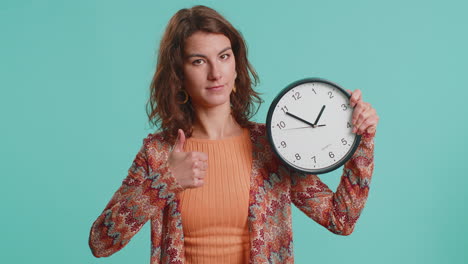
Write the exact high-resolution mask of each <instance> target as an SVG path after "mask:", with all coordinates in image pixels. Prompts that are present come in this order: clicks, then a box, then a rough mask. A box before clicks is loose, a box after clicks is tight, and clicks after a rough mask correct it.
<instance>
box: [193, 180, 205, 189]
mask: <svg viewBox="0 0 468 264" xmlns="http://www.w3.org/2000/svg"><path fill="white" fill-rule="evenodd" d="M203 184H205V181H204V180H203V179H198V178H195V179H193V184H192V186H190V188H198V187H201V186H203Z"/></svg>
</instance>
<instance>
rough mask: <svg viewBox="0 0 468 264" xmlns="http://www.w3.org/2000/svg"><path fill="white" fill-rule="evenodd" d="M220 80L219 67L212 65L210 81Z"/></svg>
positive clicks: (209, 74) (209, 75)
mask: <svg viewBox="0 0 468 264" xmlns="http://www.w3.org/2000/svg"><path fill="white" fill-rule="evenodd" d="M219 78H221V71H220V68H219V65H217V64H216V63H212V64H211V65H210V70H209V73H208V79H210V80H218V79H219Z"/></svg>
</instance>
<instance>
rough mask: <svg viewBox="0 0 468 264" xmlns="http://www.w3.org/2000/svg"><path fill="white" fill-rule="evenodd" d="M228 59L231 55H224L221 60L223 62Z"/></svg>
mask: <svg viewBox="0 0 468 264" xmlns="http://www.w3.org/2000/svg"><path fill="white" fill-rule="evenodd" d="M227 58H229V54H223V55H221V59H222V60H226V59H227Z"/></svg>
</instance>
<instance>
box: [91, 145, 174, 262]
mask: <svg viewBox="0 0 468 264" xmlns="http://www.w3.org/2000/svg"><path fill="white" fill-rule="evenodd" d="M147 153H148V152H147V144H146V140H144V144H143V146H142V147H141V149H140V151H139V152H138V154H137V155H136V157H135V159H134V161H133V163H132V165H131V167H130V169H129V170H128V175H127V177H126V178H125V179H124V180H123V182H122V185H121V186H120V188H119V189H118V190H117V191H116V192H115V194H114V195H113V197H112V198H111V200H110V202H109V203H108V204H107V206H106V207H105V209H104V211H103V212H102V213H101V215H100V216H99V217H98V218H97V219H96V221H95V222H94V224H93V225H92V227H91V231H90V235H89V247H90V248H91V251H92V253H93V255H94V256H95V257H107V256H110V255H112V254H114V253H115V252H117V251H119V250H120V249H122V248H123V247H124V246H125V245H127V243H128V242H129V241H130V239H131V238H132V237H133V236H134V235H135V234H136V233H137V232H138V231H139V230H140V229H141V227H142V226H143V225H144V224H145V223H146V221H148V220H149V219H150V218H151V219H153V220H154V221H159V222H160V223H161V222H162V217H163V216H162V212H163V208H164V207H165V206H166V204H167V202H169V200H171V199H174V197H175V193H176V192H178V191H180V190H182V187H181V186H180V185H179V184H178V183H177V182H176V180H175V178H174V177H173V176H172V174H171V172H170V171H169V168H168V166H167V164H166V160H165V159H162V158H160V157H159V158H153V159H151V162H150V161H149V159H148V155H147ZM161 156H164V155H161ZM153 168H155V169H154V170H153Z"/></svg>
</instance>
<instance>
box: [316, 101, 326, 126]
mask: <svg viewBox="0 0 468 264" xmlns="http://www.w3.org/2000/svg"><path fill="white" fill-rule="evenodd" d="M323 110H325V105H323V106H322V109H320V113H319V114H318V116H317V119H315V122H314V127H315V126H316V125H317V123H318V121H319V120H320V117H321V116H322V113H323Z"/></svg>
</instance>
